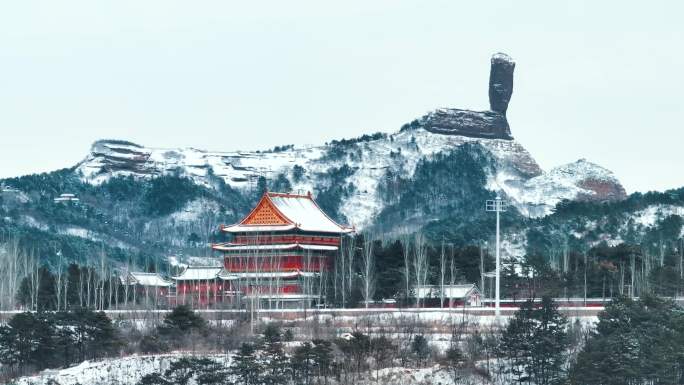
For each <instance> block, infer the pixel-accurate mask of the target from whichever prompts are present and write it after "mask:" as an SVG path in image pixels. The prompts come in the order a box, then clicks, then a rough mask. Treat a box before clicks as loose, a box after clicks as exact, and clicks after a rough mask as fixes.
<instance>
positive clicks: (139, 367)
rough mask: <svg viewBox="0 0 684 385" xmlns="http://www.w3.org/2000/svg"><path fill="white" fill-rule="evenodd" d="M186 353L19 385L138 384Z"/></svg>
mask: <svg viewBox="0 0 684 385" xmlns="http://www.w3.org/2000/svg"><path fill="white" fill-rule="evenodd" d="M184 354H189V353H174V354H161V355H153V356H137V355H134V356H129V357H124V358H117V359H106V360H102V361H85V362H82V363H81V364H79V365H77V366H73V367H70V368H66V369H59V370H45V371H43V372H41V373H40V374H38V375H35V376H31V377H23V378H21V379H19V380H18V381H16V384H17V385H51V384H54V383H55V382H56V383H57V384H59V385H134V384H135V383H137V382H138V381H139V380H140V379H141V378H142V377H143V376H144V375H146V374H149V373H152V372H155V371H163V370H166V369H168V367H169V365H170V363H171V362H172V361H174V360H176V359H178V358H179V357H181V356H182V355H184ZM209 357H210V358H212V359H214V360H216V361H220V362H225V363H226V365H228V364H230V357H229V356H227V355H224V354H211V355H209Z"/></svg>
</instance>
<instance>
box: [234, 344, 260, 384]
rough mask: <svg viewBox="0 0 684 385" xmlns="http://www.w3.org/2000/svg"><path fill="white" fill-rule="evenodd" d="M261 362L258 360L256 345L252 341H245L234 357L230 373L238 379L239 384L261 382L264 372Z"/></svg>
mask: <svg viewBox="0 0 684 385" xmlns="http://www.w3.org/2000/svg"><path fill="white" fill-rule="evenodd" d="M262 370H263V368H262V366H261V363H260V362H259V361H258V360H257V356H256V347H255V346H254V344H251V343H243V344H242V345H241V346H240V349H239V350H238V352H237V353H236V354H235V357H234V358H233V365H232V366H231V368H230V374H232V375H233V376H235V377H236V378H237V380H238V382H237V384H241V385H257V384H260V383H261V382H262V381H261V374H262Z"/></svg>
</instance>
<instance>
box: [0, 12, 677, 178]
mask: <svg viewBox="0 0 684 385" xmlns="http://www.w3.org/2000/svg"><path fill="white" fill-rule="evenodd" d="M627 3H628V2H626V1H586V2H585V1H577V0H573V1H568V2H567V3H565V4H563V2H558V1H553V2H550V1H524V2H522V1H499V2H497V1H487V2H484V1H467V2H466V1H462V2H458V1H431V2H426V1H411V2H407V1H358V2H355V1H345V2H338V3H337V4H336V5H331V2H322V1H310V2H308V1H273V2H265V1H240V2H228V1H206V0H205V1H184V2H180V1H170V0H160V1H150V0H146V1H140V0H132V1H125V0H117V1H96V0H85V1H27V0H22V1H7V2H2V3H1V4H0V177H6V176H15V175H21V174H26V173H32V172H40V171H48V170H53V169H57V168H62V167H68V166H72V165H74V164H75V163H76V162H78V161H79V160H81V159H82V158H83V157H84V156H85V155H86V154H87V151H88V149H89V146H90V144H91V143H92V142H93V141H95V140H97V139H101V138H117V139H127V140H131V141H134V142H137V143H140V144H143V145H146V146H150V147H196V148H205V149H212V150H233V149H263V148H270V147H273V146H274V145H280V144H290V143H296V144H305V143H310V144H318V143H323V142H325V141H328V140H331V139H336V138H348V137H355V136H359V135H361V134H363V133H370V132H375V131H385V132H392V131H395V130H397V129H398V128H399V127H400V126H401V125H402V124H403V123H405V122H408V121H410V120H412V119H414V118H417V117H419V116H421V115H423V114H424V113H426V112H427V111H429V110H431V109H434V108H436V107H461V108H472V109H486V108H487V107H488V98H487V82H488V76H489V57H490V55H491V54H492V53H494V52H497V51H502V52H506V53H508V54H510V55H511V56H512V57H513V58H514V59H515V60H516V62H517V66H516V73H515V87H514V92H513V98H512V101H511V104H510V106H509V110H508V115H509V121H510V124H511V128H512V132H513V135H514V136H515V137H516V139H517V140H518V141H520V142H521V143H522V144H523V145H524V146H525V147H526V148H527V149H528V150H529V151H530V152H531V153H532V155H533V156H534V157H535V158H536V159H537V161H538V162H539V163H540V164H541V166H542V167H543V168H545V169H549V168H551V167H553V166H557V165H560V164H563V163H567V162H571V161H574V160H576V159H578V158H587V159H589V160H591V161H593V162H596V163H598V164H600V165H602V166H604V167H607V168H609V169H611V170H613V171H614V172H615V173H616V174H617V176H618V178H619V179H620V180H621V181H622V182H623V184H624V185H625V187H626V188H627V190H628V191H629V192H633V191H646V190H652V189H657V190H663V189H666V188H673V187H680V186H683V185H684V173H683V172H682V168H683V166H684V160H683V158H682V155H681V154H682V147H683V146H684V123H682V122H683V119H682V111H683V110H684V100H683V98H682V95H683V94H684V50H682V47H683V46H684V39H683V38H684V36H683V35H684V24H683V23H682V22H681V16H682V14H684V9H682V8H683V7H682V5H680V4H682V2H678V1H671V2H665V1H649V2H635V3H638V4H640V5H639V6H637V5H628V4H627Z"/></svg>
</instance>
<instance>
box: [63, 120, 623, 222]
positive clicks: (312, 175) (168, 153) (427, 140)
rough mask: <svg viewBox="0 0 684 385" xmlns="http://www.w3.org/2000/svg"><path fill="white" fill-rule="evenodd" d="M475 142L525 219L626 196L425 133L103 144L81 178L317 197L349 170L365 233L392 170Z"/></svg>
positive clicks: (596, 175) (496, 148) (353, 218)
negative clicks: (280, 182) (286, 141)
mask: <svg viewBox="0 0 684 385" xmlns="http://www.w3.org/2000/svg"><path fill="white" fill-rule="evenodd" d="M469 142H470V143H472V142H477V143H479V144H480V145H482V146H483V147H484V148H485V149H486V150H488V151H489V152H490V153H491V154H492V156H493V158H494V160H495V165H494V166H495V167H493V170H495V171H492V170H489V171H488V183H487V187H488V188H489V189H491V190H493V191H497V192H500V193H502V194H503V195H504V196H506V197H507V198H508V199H510V200H511V201H512V203H513V204H514V205H515V206H516V207H517V208H518V209H519V210H520V211H521V213H522V214H523V215H526V216H531V217H540V216H544V215H547V214H549V213H550V212H551V210H552V208H553V207H554V206H555V205H556V203H558V202H559V201H561V200H563V199H571V200H572V199H590V200H611V199H620V198H623V197H624V195H625V192H624V189H623V188H622V186H621V185H620V183H619V182H618V181H617V179H616V178H615V176H614V175H613V174H612V173H611V172H610V171H608V170H606V169H604V168H601V167H600V166H597V165H595V164H593V163H590V162H587V161H584V160H581V161H578V162H576V163H571V164H569V165H564V166H561V167H558V168H555V169H553V170H551V171H549V172H544V171H543V170H542V169H541V168H540V167H539V165H538V164H537V162H536V161H535V160H534V158H533V157H532V156H531V155H530V153H529V152H528V151H527V150H526V149H525V148H524V147H523V146H522V145H521V144H520V143H518V142H517V141H514V140H506V139H482V138H472V137H466V136H461V135H448V134H447V135H445V134H439V133H434V132H429V131H427V130H425V129H423V128H420V127H419V128H414V129H407V130H402V131H400V132H397V133H394V134H391V135H382V136H381V137H379V138H375V139H368V140H360V141H356V142H353V143H351V144H345V145H341V144H339V142H338V143H334V142H333V143H331V144H326V145H321V146H285V147H284V148H281V149H277V150H275V151H232V152H216V151H204V150H198V149H194V148H185V149H161V148H147V147H142V146H139V145H137V144H133V143H130V142H124V141H98V142H96V143H94V144H93V146H92V148H91V152H90V154H89V155H88V156H87V157H86V158H85V159H84V160H83V161H82V162H80V163H79V164H78V165H77V167H76V171H77V172H78V173H79V175H81V177H82V179H83V180H84V181H86V182H89V183H92V184H100V183H102V182H104V181H106V180H108V179H109V178H111V177H115V176H128V175H132V176H136V177H152V176H155V175H161V174H166V173H171V172H180V173H181V174H182V175H185V176H188V177H190V178H192V179H193V180H194V181H195V182H196V183H198V184H202V185H206V186H210V185H211V178H212V177H218V178H221V179H223V180H224V181H225V183H227V184H228V185H230V186H231V187H233V188H236V189H238V190H242V191H245V190H249V189H254V188H255V187H256V183H257V180H258V179H259V177H265V178H266V179H269V180H273V179H275V178H277V177H278V176H279V175H281V174H282V175H283V176H285V177H287V178H288V179H289V180H290V181H291V184H292V187H293V189H294V190H295V191H297V190H299V191H316V190H317V189H320V188H323V187H325V185H326V183H329V182H327V181H326V179H325V175H326V172H328V171H329V170H331V169H334V168H339V167H342V166H345V165H346V166H348V167H350V168H351V169H352V170H353V173H352V174H351V175H350V176H348V177H347V178H346V180H345V182H346V183H348V184H351V185H353V186H355V191H354V192H353V193H352V194H351V195H350V196H348V197H345V198H344V200H343V201H342V202H341V205H340V213H341V214H343V215H344V216H345V217H346V218H347V219H348V220H349V222H350V224H351V225H355V226H356V227H357V228H363V227H364V226H367V225H369V224H371V221H372V219H373V217H374V216H375V215H376V214H377V213H379V212H380V211H381V210H382V208H383V207H384V203H383V201H382V200H381V199H380V197H379V194H378V193H377V191H378V187H379V184H380V183H381V181H382V180H383V177H384V176H385V175H386V173H387V172H388V171H391V172H393V173H395V174H398V175H402V176H404V177H408V178H410V177H411V176H412V175H413V172H414V171H415V167H416V164H417V163H418V162H419V161H420V160H421V159H426V158H428V159H429V158H430V157H432V156H433V155H435V154H437V153H440V152H448V151H450V150H453V149H454V148H456V147H458V146H461V145H463V144H464V143H469ZM295 166H300V167H302V168H303V169H304V170H305V173H304V175H303V176H302V177H301V178H294V177H293V168H294V167H295Z"/></svg>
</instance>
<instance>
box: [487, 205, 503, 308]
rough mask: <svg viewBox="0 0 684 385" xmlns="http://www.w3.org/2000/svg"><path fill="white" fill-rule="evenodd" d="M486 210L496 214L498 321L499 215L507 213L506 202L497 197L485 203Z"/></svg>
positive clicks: (499, 301)
mask: <svg viewBox="0 0 684 385" xmlns="http://www.w3.org/2000/svg"><path fill="white" fill-rule="evenodd" d="M485 209H486V210H487V211H494V212H496V284H495V286H496V289H495V296H496V299H495V315H496V320H497V321H498V320H499V319H500V317H501V291H500V288H501V252H500V248H501V244H500V236H499V222H500V221H499V213H501V212H505V211H506V201H504V200H502V199H501V197H499V196H497V197H496V199H494V200H488V201H487V202H486V203H485Z"/></svg>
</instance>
